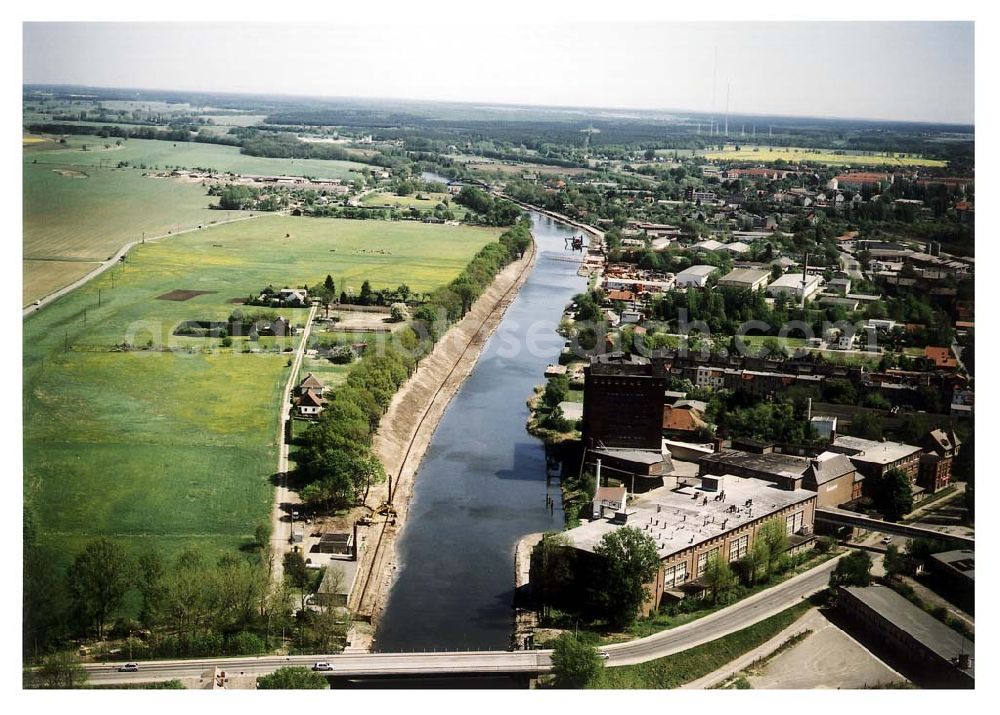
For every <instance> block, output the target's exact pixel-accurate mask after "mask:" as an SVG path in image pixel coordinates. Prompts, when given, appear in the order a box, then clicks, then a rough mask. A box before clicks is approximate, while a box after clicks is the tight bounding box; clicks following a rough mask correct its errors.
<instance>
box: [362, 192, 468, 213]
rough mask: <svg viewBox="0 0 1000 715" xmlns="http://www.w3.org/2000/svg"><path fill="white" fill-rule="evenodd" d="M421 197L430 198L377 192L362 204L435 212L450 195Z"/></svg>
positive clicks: (369, 195)
mask: <svg viewBox="0 0 1000 715" xmlns="http://www.w3.org/2000/svg"><path fill="white" fill-rule="evenodd" d="M421 196H427V197H428V198H425V199H418V198H417V197H416V196H415V195H414V196H396V194H393V193H388V192H377V193H374V194H368V195H367V196H365V198H364V199H362V201H361V204H362V205H363V206H395V207H397V208H403V209H409V208H415V209H429V210H433V209H434V207H435V206H437V205H438V204H439V203H441V202H442V201H443V200H444V199H446V198H448V194H421ZM449 203H450V202H449ZM458 208H461V207H458Z"/></svg>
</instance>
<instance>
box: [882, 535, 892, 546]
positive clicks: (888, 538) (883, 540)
mask: <svg viewBox="0 0 1000 715" xmlns="http://www.w3.org/2000/svg"><path fill="white" fill-rule="evenodd" d="M882 543H883V544H891V543H892V534H889V535H888V536H887V537H885V538H884V539H882Z"/></svg>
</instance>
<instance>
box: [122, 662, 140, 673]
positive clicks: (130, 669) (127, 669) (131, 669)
mask: <svg viewBox="0 0 1000 715" xmlns="http://www.w3.org/2000/svg"><path fill="white" fill-rule="evenodd" d="M118 672H119V673H138V672H139V666H138V664H136V663H126V664H125V665H119V666H118Z"/></svg>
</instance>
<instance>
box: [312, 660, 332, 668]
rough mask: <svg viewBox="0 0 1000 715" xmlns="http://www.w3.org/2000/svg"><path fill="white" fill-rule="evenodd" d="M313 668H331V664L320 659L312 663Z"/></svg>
mask: <svg viewBox="0 0 1000 715" xmlns="http://www.w3.org/2000/svg"><path fill="white" fill-rule="evenodd" d="M313 670H333V666H332V665H330V664H329V663H327V662H326V661H324V660H321V661H319V662H318V663H313Z"/></svg>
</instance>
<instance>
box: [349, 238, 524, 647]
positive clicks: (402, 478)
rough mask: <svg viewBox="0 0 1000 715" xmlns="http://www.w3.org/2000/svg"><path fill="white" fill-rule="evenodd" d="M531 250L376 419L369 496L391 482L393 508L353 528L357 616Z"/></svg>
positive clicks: (364, 614)
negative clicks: (438, 433) (376, 479)
mask: <svg viewBox="0 0 1000 715" xmlns="http://www.w3.org/2000/svg"><path fill="white" fill-rule="evenodd" d="M536 255H537V250H536V248H535V246H534V244H533V245H532V246H531V247H530V248H529V250H528V251H527V252H526V253H525V255H524V256H523V257H522V258H521V259H519V260H517V261H515V262H513V263H511V264H510V265H508V266H506V267H505V268H504V269H503V270H502V271H501V272H500V273H499V274H498V275H497V277H496V278H495V279H494V281H493V283H492V284H491V285H490V287H489V288H488V289H487V290H486V292H484V293H483V295H482V296H480V297H479V299H478V300H477V301H476V303H475V304H474V305H473V307H472V309H471V310H470V311H469V312H468V313H467V314H466V315H465V316H464V317H463V318H462V320H460V321H459V322H458V323H456V324H455V325H454V326H452V327H451V328H450V329H449V330H448V332H447V333H446V334H445V335H444V337H442V339H441V340H439V341H438V343H437V344H436V345H435V347H434V350H433V351H432V352H431V354H430V355H429V356H427V357H426V358H425V359H424V360H422V361H421V363H420V366H419V367H418V368H417V370H416V371H415V372H414V374H413V376H412V377H411V378H410V379H409V381H408V382H407V383H406V384H405V385H404V386H403V387H402V388H401V389H400V390H399V391H398V392H397V393H396V395H395V397H394V398H393V400H392V402H391V403H390V405H389V409H388V411H387V412H386V414H385V416H384V417H383V419H382V422H381V424H380V426H379V430H378V432H377V433H376V435H375V438H374V441H373V450H374V452H375V454H376V455H377V456H378V457H379V459H381V460H382V464H383V465H384V466H385V470H386V472H387V474H389V475H390V482H391V484H390V483H387V484H384V485H380V486H379V487H378V488H377V490H376V489H373V490H372V493H371V494H370V495H369V503H372V504H379V503H381V502H383V501H388V500H389V487H390V486H391V489H392V499H391V501H392V505H393V508H394V509H395V512H396V515H395V518H389V519H379V520H377V521H376V523H375V524H374V525H372V526H371V527H369V528H367V529H365V530H364V532H362V533H361V535H360V536H361V537H363V539H364V542H363V547H362V549H361V552H360V554H359V564H358V570H357V576H356V578H355V582H354V587H353V589H352V591H351V595H350V600H349V602H348V605H349V607H350V608H351V610H352V611H353V612H354V613H356V614H357V615H358V617H360V618H361V619H364V620H368V621H370V622H372V623H373V624H377V622H378V619H379V616H380V615H381V613H382V609H383V608H384V607H385V602H386V598H387V596H388V592H389V588H390V586H391V585H392V581H393V572H394V571H395V570H396V558H395V556H396V555H395V542H396V538H397V536H398V535H399V533H400V531H401V530H402V528H403V525H404V524H405V522H406V519H407V516H408V513H409V503H410V498H411V496H412V493H413V480H414V477H415V475H416V473H417V470H418V467H419V466H420V463H421V460H422V459H423V456H424V453H425V451H426V450H427V446H428V445H429V444H430V441H431V438H432V437H433V435H434V432H435V430H436V429H437V426H438V423H439V422H440V421H441V417H442V416H443V415H444V413H445V410H446V408H447V406H448V404H449V402H450V401H451V399H452V398H453V397H454V395H455V394H456V393H457V392H458V390H459V388H460V387H461V385H462V383H463V382H464V381H465V379H466V378H467V377H468V375H469V373H470V372H471V371H472V369H473V367H475V364H476V361H477V360H478V358H479V355H480V352H481V351H482V349H483V346H484V345H485V344H486V341H487V340H488V339H489V337H490V335H492V334H493V331H494V330H495V329H496V327H497V326H498V325H499V324H500V321H501V319H502V317H503V314H504V312H505V311H506V309H507V307H508V306H509V305H510V304H511V302H512V301H513V300H514V298H515V297H516V296H517V292H518V290H519V289H520V287H521V286H522V285H523V284H524V281H525V280H527V278H528V276H529V275H530V273H531V269H532V267H533V266H534V263H535V257H536ZM365 532H366V533H365ZM354 645H355V646H356V647H357V646H358V645H361V644H354Z"/></svg>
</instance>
